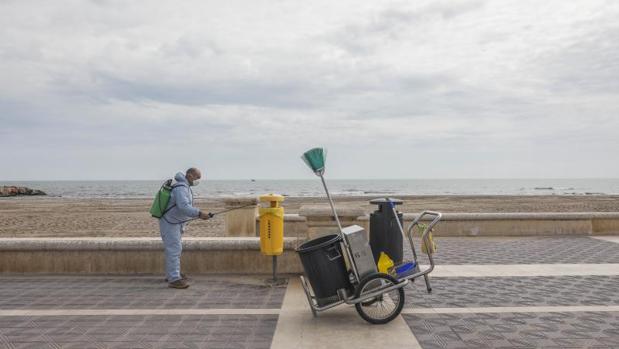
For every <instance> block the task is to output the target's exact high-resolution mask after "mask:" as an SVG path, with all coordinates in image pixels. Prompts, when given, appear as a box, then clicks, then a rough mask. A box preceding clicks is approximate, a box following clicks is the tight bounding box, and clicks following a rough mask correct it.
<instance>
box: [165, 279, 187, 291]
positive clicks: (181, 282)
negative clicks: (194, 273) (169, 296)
mask: <svg viewBox="0 0 619 349" xmlns="http://www.w3.org/2000/svg"><path fill="white" fill-rule="evenodd" d="M168 287H170V288H180V289H183V288H187V287H189V284H188V283H187V281H185V280H183V279H180V280H176V281H174V282H170V283H169V284H168Z"/></svg>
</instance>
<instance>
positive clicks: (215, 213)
mask: <svg viewBox="0 0 619 349" xmlns="http://www.w3.org/2000/svg"><path fill="white" fill-rule="evenodd" d="M255 205H256V204H254V203H251V204H247V205H243V206H238V207H232V208H228V209H225V210H222V211H217V212H209V213H208V218H213V217H215V216H217V215H220V214H222V213H226V212H230V211H235V210H240V209H242V208H245V207H249V206H255Z"/></svg>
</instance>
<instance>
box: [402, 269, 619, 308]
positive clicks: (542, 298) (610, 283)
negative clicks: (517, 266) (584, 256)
mask: <svg viewBox="0 0 619 349" xmlns="http://www.w3.org/2000/svg"><path fill="white" fill-rule="evenodd" d="M430 282H431V284H432V293H430V294H428V293H427V292H426V288H425V283H424V282H423V278H419V279H417V280H415V282H414V283H412V284H411V286H409V287H407V288H406V289H405V290H406V302H407V303H406V306H407V307H413V308H415V307H421V308H452V307H513V306H560V305H566V306H568V305H572V306H573V305H617V304H619V276H536V277H474V278H471V277H454V278H451V277H450V278H439V277H437V278H432V277H430Z"/></svg>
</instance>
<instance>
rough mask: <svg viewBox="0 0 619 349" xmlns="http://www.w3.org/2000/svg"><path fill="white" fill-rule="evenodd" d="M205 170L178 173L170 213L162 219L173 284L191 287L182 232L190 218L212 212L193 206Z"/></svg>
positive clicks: (205, 216)
mask: <svg viewBox="0 0 619 349" xmlns="http://www.w3.org/2000/svg"><path fill="white" fill-rule="evenodd" d="M201 177H202V173H200V170H198V169H197V168H194V167H192V168H190V169H188V170H187V172H185V174H183V173H182V172H179V173H177V174H176V176H174V180H175V181H176V182H175V183H174V184H172V193H171V196H170V201H169V203H168V206H167V207H166V211H167V212H166V213H165V214H164V215H163V216H162V217H161V219H160V220H159V231H160V232H161V240H163V248H164V253H165V272H166V282H168V286H169V287H171V288H187V287H189V284H188V283H187V278H186V277H185V275H183V274H181V252H182V250H183V245H182V243H181V236H182V234H183V233H184V232H185V227H186V225H187V222H189V221H191V220H194V219H197V218H201V219H209V218H211V217H212V216H213V215H212V214H211V213H206V214H204V213H202V211H200V210H199V209H198V208H196V207H194V206H193V192H192V191H191V187H192V186H196V185H198V183H199V181H200V178H201Z"/></svg>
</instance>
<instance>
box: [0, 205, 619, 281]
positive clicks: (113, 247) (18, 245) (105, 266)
mask: <svg viewBox="0 0 619 349" xmlns="http://www.w3.org/2000/svg"><path fill="white" fill-rule="evenodd" d="M304 212H305V213H306V214H310V216H309V217H304V216H301V215H286V216H285V219H284V222H285V228H284V229H285V235H286V236H287V237H286V238H285V240H284V254H283V255H282V256H279V257H278V270H279V271H280V272H281V273H298V272H301V270H302V268H301V264H300V262H299V258H298V256H297V254H296V253H295V252H294V250H295V248H296V247H298V245H299V244H300V243H301V242H303V241H304V240H305V239H307V238H308V237H315V236H319V235H321V234H323V233H324V232H328V231H331V232H332V231H334V230H336V229H337V228H336V224H335V222H334V221H333V217H332V216H331V215H330V213H329V212H328V211H325V210H322V209H316V208H311V209H308V210H306V211H304ZM314 213H315V215H314V216H313V215H311V214H314ZM357 213H358V211H354V210H350V212H348V215H347V216H345V220H344V221H343V222H342V223H343V224H344V225H349V224H359V225H361V226H363V227H365V228H366V230H368V226H369V224H368V223H369V216H367V215H361V216H356V217H355V216H354V215H355V214H357ZM416 216H417V214H405V215H404V220H405V223H406V224H405V227H408V225H409V224H410V222H411V221H412V220H413V219H414V218H415V217H416ZM435 235H436V236H527V235H528V236H531V235H533V236H542V235H619V212H610V213H587V212H584V213H446V214H444V215H443V220H442V221H441V223H440V224H439V225H438V226H437V227H436V229H435ZM163 263H164V257H163V246H162V243H161V240H160V239H159V238H0V273H98V274H99V273H110V274H122V273H156V274H163V269H164V266H163ZM181 263H182V269H183V271H185V272H187V273H264V274H267V273H270V272H271V258H270V257H268V256H263V255H262V254H261V253H260V239H259V238H258V237H220V238H184V239H183V256H182V261H181Z"/></svg>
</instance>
